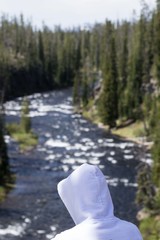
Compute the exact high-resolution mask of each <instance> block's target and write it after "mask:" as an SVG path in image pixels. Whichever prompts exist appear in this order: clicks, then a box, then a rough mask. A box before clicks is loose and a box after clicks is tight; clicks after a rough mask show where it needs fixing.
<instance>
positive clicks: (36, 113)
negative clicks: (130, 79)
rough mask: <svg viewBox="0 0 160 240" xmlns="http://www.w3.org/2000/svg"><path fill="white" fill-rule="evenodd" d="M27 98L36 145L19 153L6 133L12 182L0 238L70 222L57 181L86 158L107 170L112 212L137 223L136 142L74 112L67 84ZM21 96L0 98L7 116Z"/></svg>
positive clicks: (25, 239) (14, 116)
mask: <svg viewBox="0 0 160 240" xmlns="http://www.w3.org/2000/svg"><path fill="white" fill-rule="evenodd" d="M28 98H29V100H30V117H31V120H32V128H33V130H34V132H35V133H36V134H37V135H38V137H39V142H38V145H37V147H36V148H35V149H32V150H30V151H28V152H26V153H23V154H22V153H20V151H19V148H18V145H17V143H16V142H15V141H14V140H13V139H11V138H10V137H9V136H6V137H5V139H6V142H7V145H8V153H9V158H10V164H11V170H12V171H13V172H14V173H15V174H16V183H15V187H14V189H13V190H12V191H11V192H10V193H9V194H8V196H7V199H6V200H5V201H4V202H3V203H1V204H0V239H1V240H20V239H22V240H35V239H36V240H47V239H51V238H52V237H54V236H55V234H56V233H59V232H60V231H61V230H64V229H67V228H69V227H71V226H73V225H74V224H73V221H72V219H71V218H70V216H69V214H68V212H67V210H66V209H65V207H64V206H63V203H62V202H61V200H60V198H59V196H58V194H57V189H56V186H57V183H58V182H59V181H60V180H61V179H63V178H65V177H66V176H68V175H69V174H70V173H71V172H72V171H73V170H74V169H76V168H77V167H78V166H79V165H81V164H82V163H85V162H88V163H90V164H95V165H98V166H99V167H100V169H101V170H102V172H103V173H104V175H105V176H106V180H107V182H108V184H109V188H110V191H111V195H112V198H113V202H114V206H115V214H116V215H117V216H118V217H120V218H123V219H126V220H129V221H131V222H133V223H136V213H137V206H136V205H135V193H136V189H137V183H136V174H137V169H138V165H139V163H140V160H142V149H141V148H140V146H138V145H136V144H135V143H133V142H131V141H127V140H126V141H125V140H122V139H119V138H118V137H115V136H113V135H111V134H109V133H107V132H105V131H104V130H103V129H102V128H99V127H97V126H96V125H94V124H92V123H91V122H89V121H87V120H86V119H84V118H83V117H82V116H81V115H80V114H76V113H74V111H73V106H72V98H71V89H67V90H63V91H54V92H49V93H43V94H33V95H31V96H29V97H28ZM21 101H22V99H21V98H18V99H16V100H15V101H9V102H7V103H6V104H5V108H6V121H7V122H13V121H16V122H18V121H19V118H20V109H21ZM143 157H144V156H143ZM145 157H147V158H150V156H145Z"/></svg>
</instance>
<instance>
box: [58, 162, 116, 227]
mask: <svg viewBox="0 0 160 240" xmlns="http://www.w3.org/2000/svg"><path fill="white" fill-rule="evenodd" d="M58 193H59V195H60V197H61V199H62V201H63V203H64V205H65V206H66V208H67V210H68V212H69V213H70V215H71V217H72V219H73V221H74V222H75V224H76V225H77V224H79V223H81V222H83V221H84V220H86V219H100V218H101V219H102V218H112V217H113V203H112V199H111V196H110V192H109V189H108V185H107V182H106V179H105V177H104V175H103V173H102V172H101V171H100V169H99V168H98V167H96V166H94V165H90V164H86V163H85V164H83V165H81V166H80V167H78V168H77V169H76V170H75V171H73V172H72V173H71V174H70V175H69V176H68V177H67V178H66V179H64V180H62V181H61V182H60V183H59V184H58Z"/></svg>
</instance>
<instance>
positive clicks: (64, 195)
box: [52, 164, 142, 240]
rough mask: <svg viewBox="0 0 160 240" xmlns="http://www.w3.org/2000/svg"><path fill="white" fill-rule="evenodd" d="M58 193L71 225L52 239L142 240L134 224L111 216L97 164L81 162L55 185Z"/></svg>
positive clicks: (110, 207)
mask: <svg viewBox="0 0 160 240" xmlns="http://www.w3.org/2000/svg"><path fill="white" fill-rule="evenodd" d="M58 193H59V195H60V197H61V199H62V201H63V203H64V204H65V206H66V208H67V210H68V212H69V213H70V215H71V217H72V219H73V221H74V222H75V227H73V228H71V229H69V230H66V231H64V232H62V233H60V234H58V235H56V237H55V238H53V239H52V240H142V237H141V234H140V232H139V230H138V228H137V227H136V226H135V225H134V224H132V223H130V222H127V221H123V220H120V219H119V218H117V217H115V216H114V213H113V203H112V199H111V195H110V192H109V189H108V185H107V183H106V179H105V177H104V175H103V174H102V172H101V171H100V169H99V168H98V167H96V166H93V165H89V164H83V165H81V166H80V167H78V168H77V169H76V170H75V171H73V172H72V173H71V174H70V175H69V176H68V177H67V178H66V179H64V180H62V181H61V182H60V183H59V184H58Z"/></svg>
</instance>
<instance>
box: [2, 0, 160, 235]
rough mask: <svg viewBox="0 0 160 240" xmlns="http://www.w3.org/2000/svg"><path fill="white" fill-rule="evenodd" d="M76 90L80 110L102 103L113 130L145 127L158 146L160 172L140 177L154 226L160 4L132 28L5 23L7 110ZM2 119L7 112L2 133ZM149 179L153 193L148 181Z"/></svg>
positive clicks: (128, 24) (159, 136) (159, 190)
mask: <svg viewBox="0 0 160 240" xmlns="http://www.w3.org/2000/svg"><path fill="white" fill-rule="evenodd" d="M68 86H73V101H74V104H75V105H77V106H79V107H82V108H86V107H87V106H88V105H89V104H90V103H91V102H92V103H94V104H95V105H96V107H97V109H98V113H99V116H100V118H101V121H102V122H103V123H104V124H106V125H108V126H109V128H113V127H116V126H117V122H118V121H128V120H132V121H136V120H141V121H142V122H143V123H144V126H145V134H146V136H147V137H148V138H149V139H150V140H152V141H153V147H152V153H153V166H152V168H151V169H149V168H147V170H146V169H145V170H146V172H145V171H143V173H141V174H139V191H138V194H139V195H138V198H137V199H138V202H139V203H140V204H142V206H143V207H145V208H146V209H149V210H148V211H150V212H151V218H153V219H154V216H157V215H158V214H160V212H159V211H160V92H159V87H160V1H159V0H157V7H156V9H155V10H152V11H150V9H149V7H148V6H147V5H146V4H145V3H143V4H142V10H141V15H140V17H139V18H138V19H137V18H135V17H134V16H133V18H132V21H125V20H124V21H117V22H116V23H113V22H111V21H110V20H106V22H105V23H95V24H94V25H92V26H90V25H88V26H87V27H85V28H80V27H77V28H73V29H65V30H64V29H62V28H61V27H60V26H57V27H55V28H54V30H51V29H49V28H48V27H47V26H45V25H43V27H42V29H41V30H38V29H36V28H35V27H33V26H32V23H31V22H30V21H25V20H24V17H23V15H21V16H20V17H13V18H11V17H8V16H6V15H2V16H1V19H0V101H1V105H2V102H3V101H5V100H7V99H13V98H15V97H17V96H24V95H27V94H31V93H34V92H42V91H46V90H53V89H58V88H64V87H68ZM97 92H98V94H99V97H98V98H97ZM2 118H3V109H2V108H1V122H0V123H1V125H3V121H2ZM3 134H4V127H3V126H2V127H0V180H2V179H4V177H3V176H4V175H5V174H6V172H7V171H8V170H7V168H8V167H7V165H8V159H7V152H6V147H5V143H4V137H3ZM148 174H150V184H148V185H146V184H143V183H144V181H142V178H145V177H144V176H148ZM142 185H143V186H142ZM148 186H151V188H150V190H148ZM151 189H152V190H153V191H152V190H151ZM146 199H147V200H146ZM148 221H149V220H148ZM143 227H144V229H145V226H143ZM157 231H158V230H157ZM157 234H159V233H157ZM147 237H148V236H147V235H146V238H145V240H147V239H157V238H147Z"/></svg>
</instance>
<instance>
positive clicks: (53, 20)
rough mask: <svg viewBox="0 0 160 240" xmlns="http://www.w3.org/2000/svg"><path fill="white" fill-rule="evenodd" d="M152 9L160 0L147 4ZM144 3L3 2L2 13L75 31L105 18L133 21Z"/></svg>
mask: <svg viewBox="0 0 160 240" xmlns="http://www.w3.org/2000/svg"><path fill="white" fill-rule="evenodd" d="M145 2H146V3H147V4H148V5H149V7H150V8H151V9H152V8H154V7H155V2H156V0H146V1H145ZM140 9H141V0H0V14H3V13H5V14H8V15H9V16H19V15H20V14H21V13H23V15H24V18H25V19H28V20H31V21H32V24H33V25H34V26H37V27H38V28H40V27H41V26H42V22H44V23H45V25H47V26H48V27H50V28H53V27H54V26H56V25H61V27H62V28H70V27H71V28H72V27H74V26H75V27H77V26H85V25H87V24H91V25H92V24H94V23H95V22H98V23H103V22H104V21H105V19H109V20H112V21H116V20H117V19H119V20H121V19H126V20H131V19H132V18H133V10H135V12H136V15H137V16H138V15H139V13H140Z"/></svg>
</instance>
